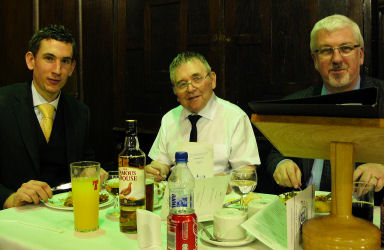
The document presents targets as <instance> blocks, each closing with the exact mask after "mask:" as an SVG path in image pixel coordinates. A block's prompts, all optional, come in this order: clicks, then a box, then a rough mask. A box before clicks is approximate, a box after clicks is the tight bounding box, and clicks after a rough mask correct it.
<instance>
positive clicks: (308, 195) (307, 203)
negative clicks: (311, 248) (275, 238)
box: [286, 185, 315, 250]
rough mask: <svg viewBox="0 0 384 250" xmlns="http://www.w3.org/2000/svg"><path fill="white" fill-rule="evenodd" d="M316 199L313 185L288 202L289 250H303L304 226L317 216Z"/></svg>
mask: <svg viewBox="0 0 384 250" xmlns="http://www.w3.org/2000/svg"><path fill="white" fill-rule="evenodd" d="M314 197H315V185H311V186H309V187H307V188H306V189H305V190H303V191H301V192H298V193H297V195H296V196H294V197H293V198H291V199H289V200H288V201H287V204H286V205H287V229H288V230H287V239H288V249H294V250H296V249H302V248H301V233H302V226H303V223H304V222H305V221H306V220H309V219H311V218H313V216H314V215H315V213H314Z"/></svg>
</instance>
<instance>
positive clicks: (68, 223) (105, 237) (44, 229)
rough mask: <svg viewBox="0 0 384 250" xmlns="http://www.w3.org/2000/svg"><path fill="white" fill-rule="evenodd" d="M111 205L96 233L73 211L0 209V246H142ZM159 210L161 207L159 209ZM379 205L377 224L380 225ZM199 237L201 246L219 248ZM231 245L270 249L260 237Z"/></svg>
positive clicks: (33, 207) (103, 212)
mask: <svg viewBox="0 0 384 250" xmlns="http://www.w3.org/2000/svg"><path fill="white" fill-rule="evenodd" d="M108 209H110V207H107V208H104V209H101V210H100V214H99V225H100V229H99V230H97V231H96V232H92V233H78V232H75V231H74V229H73V227H74V219H73V212H72V211H64V210H58V209H52V208H48V207H46V206H45V205H43V204H39V205H27V206H24V207H19V208H11V209H5V210H1V211H0V249H139V246H138V242H137V234H124V233H121V232H120V228H119V222H118V221H113V220H110V219H108V218H106V213H107V211H108ZM156 212H157V213H159V211H156ZM379 216H380V215H379V208H378V207H375V213H374V224H375V225H379V220H380V217H379ZM166 230H167V229H166V222H163V224H162V236H163V237H162V245H163V247H162V248H160V249H166V246H167V238H166ZM219 248H220V247H217V246H214V245H211V244H208V243H205V242H204V241H201V240H200V239H199V249H219ZM231 249H239V250H240V249H242V250H243V249H245V250H246V249H262V250H264V249H265V250H267V249H270V248H268V247H266V246H265V245H264V244H263V243H261V242H259V241H258V240H256V241H254V242H253V243H251V244H249V245H246V246H240V247H231Z"/></svg>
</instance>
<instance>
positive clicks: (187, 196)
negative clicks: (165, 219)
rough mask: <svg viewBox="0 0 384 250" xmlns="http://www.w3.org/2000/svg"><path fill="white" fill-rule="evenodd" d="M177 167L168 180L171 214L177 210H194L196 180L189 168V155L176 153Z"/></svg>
mask: <svg viewBox="0 0 384 250" xmlns="http://www.w3.org/2000/svg"><path fill="white" fill-rule="evenodd" d="M175 161H176V165H175V166H174V167H173V169H172V173H171V175H170V176H169V178H168V186H169V209H170V212H171V213H174V212H175V211H176V210H186V209H187V208H192V209H193V189H194V187H195V178H194V177H193V175H192V173H191V171H190V170H189V168H188V166H187V162H188V153H187V152H176V154H175Z"/></svg>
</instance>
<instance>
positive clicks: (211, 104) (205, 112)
mask: <svg viewBox="0 0 384 250" xmlns="http://www.w3.org/2000/svg"><path fill="white" fill-rule="evenodd" d="M216 104H217V97H216V95H215V92H213V93H212V96H211V98H210V99H209V101H208V102H207V104H206V105H205V107H204V108H203V109H202V110H200V112H199V113H197V115H201V116H202V117H205V118H207V119H209V120H213V116H214V114H215V111H216ZM190 114H194V113H192V112H191V111H189V110H188V109H186V108H184V107H183V110H182V111H181V119H182V120H184V119H187V118H188V116H189V115H190Z"/></svg>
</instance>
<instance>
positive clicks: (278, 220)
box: [241, 197, 287, 250]
mask: <svg viewBox="0 0 384 250" xmlns="http://www.w3.org/2000/svg"><path fill="white" fill-rule="evenodd" d="M286 217H287V209H286V207H285V205H284V203H283V202H282V201H281V200H280V199H279V198H278V197H276V199H275V200H274V201H272V202H271V203H269V204H268V205H267V206H265V207H264V208H263V209H262V210H260V211H259V212H257V213H255V214H254V215H253V216H252V217H251V218H249V219H248V220H247V221H245V222H244V223H243V224H241V226H242V227H243V228H244V229H245V230H246V231H248V233H250V234H252V235H253V236H254V237H255V238H257V239H258V240H260V241H261V242H263V243H264V244H265V245H267V246H268V247H270V248H272V249H276V250H279V249H287V220H286Z"/></svg>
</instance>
